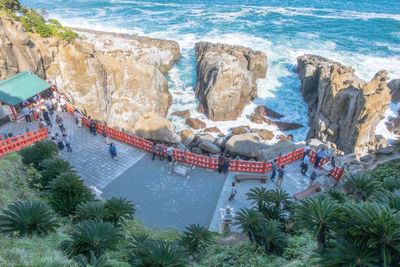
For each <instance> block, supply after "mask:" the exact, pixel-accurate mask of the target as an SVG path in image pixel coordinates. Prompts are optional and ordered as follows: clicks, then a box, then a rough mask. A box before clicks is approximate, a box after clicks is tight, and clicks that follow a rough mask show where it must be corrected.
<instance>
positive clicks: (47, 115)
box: [43, 109, 53, 127]
mask: <svg viewBox="0 0 400 267" xmlns="http://www.w3.org/2000/svg"><path fill="white" fill-rule="evenodd" d="M43 119H44V120H45V121H46V123H47V125H48V126H50V127H53V124H51V121H50V116H49V112H48V111H47V110H45V109H43Z"/></svg>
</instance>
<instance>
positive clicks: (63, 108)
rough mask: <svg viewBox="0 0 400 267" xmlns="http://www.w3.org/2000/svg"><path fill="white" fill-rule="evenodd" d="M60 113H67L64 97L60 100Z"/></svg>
mask: <svg viewBox="0 0 400 267" xmlns="http://www.w3.org/2000/svg"><path fill="white" fill-rule="evenodd" d="M60 105H61V112H67V101H65V99H64V97H61V98H60Z"/></svg>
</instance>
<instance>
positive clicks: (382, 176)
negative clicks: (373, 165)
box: [370, 163, 400, 191]
mask: <svg viewBox="0 0 400 267" xmlns="http://www.w3.org/2000/svg"><path fill="white" fill-rule="evenodd" d="M370 174H371V177H372V178H373V179H375V180H377V181H379V182H380V183H381V184H382V185H383V187H384V188H385V189H386V190H388V191H394V190H398V189H400V164H399V163H386V164H384V165H382V166H380V167H379V168H378V169H376V170H375V171H372V172H371V173H370Z"/></svg>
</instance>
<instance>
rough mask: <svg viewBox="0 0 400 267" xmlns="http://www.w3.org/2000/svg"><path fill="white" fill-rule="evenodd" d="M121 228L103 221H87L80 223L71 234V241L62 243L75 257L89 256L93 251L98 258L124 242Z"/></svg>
mask: <svg viewBox="0 0 400 267" xmlns="http://www.w3.org/2000/svg"><path fill="white" fill-rule="evenodd" d="M122 237H123V235H122V232H121V228H120V227H117V226H115V225H113V224H112V223H109V222H103V221H102V220H86V221H83V222H81V223H78V224H77V225H76V227H75V229H74V230H73V232H72V233H71V234H70V239H69V240H67V241H65V242H63V243H62V247H64V248H65V249H66V250H67V251H68V252H70V253H71V254H73V255H79V254H83V255H86V256H88V255H89V254H90V251H92V252H93V253H94V254H95V255H96V256H99V255H101V254H103V253H104V252H105V251H107V250H115V249H116V247H117V245H118V243H119V242H120V241H121V240H122Z"/></svg>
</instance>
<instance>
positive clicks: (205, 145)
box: [199, 141, 221, 154]
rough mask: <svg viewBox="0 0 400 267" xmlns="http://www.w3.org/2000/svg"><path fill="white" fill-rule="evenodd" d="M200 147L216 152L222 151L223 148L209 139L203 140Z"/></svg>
mask: <svg viewBox="0 0 400 267" xmlns="http://www.w3.org/2000/svg"><path fill="white" fill-rule="evenodd" d="M199 148H201V150H204V151H207V152H210V153H213V154H216V153H219V152H221V148H219V146H217V145H215V144H213V143H211V142H208V141H203V142H201V143H200V144H199Z"/></svg>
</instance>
